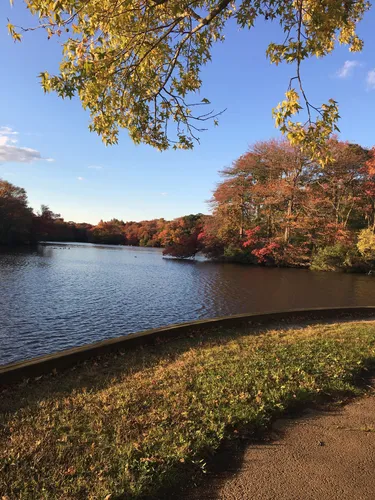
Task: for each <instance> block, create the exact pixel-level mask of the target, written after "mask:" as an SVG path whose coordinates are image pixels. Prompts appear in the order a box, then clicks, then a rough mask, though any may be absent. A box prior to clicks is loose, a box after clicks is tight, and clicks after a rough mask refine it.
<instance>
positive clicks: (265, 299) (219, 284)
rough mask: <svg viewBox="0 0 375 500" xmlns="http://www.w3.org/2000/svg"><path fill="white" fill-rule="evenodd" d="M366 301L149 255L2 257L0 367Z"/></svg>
mask: <svg viewBox="0 0 375 500" xmlns="http://www.w3.org/2000/svg"><path fill="white" fill-rule="evenodd" d="M68 249H69V251H63V250H68ZM135 257H136V258H135ZM374 292H375V280H374V278H372V277H368V276H362V275H345V274H336V273H312V272H308V271H302V270H294V269H265V268H253V267H245V266H240V265H234V264H217V263H211V262H202V261H199V262H195V263H194V262H193V263H192V262H188V263H186V262H181V261H174V260H171V259H163V258H162V255H161V250H159V249H144V248H135V247H112V246H109V247H105V246H94V245H85V244H80V245H77V244H69V245H54V246H53V247H50V246H40V247H38V250H37V251H31V252H28V251H17V252H15V251H12V252H2V253H0V343H1V348H0V364H4V363H10V362H13V361H17V360H21V359H26V358H31V357H34V356H38V355H41V354H46V353H50V352H54V351H57V350H61V349H66V348H69V347H74V346H78V345H82V344H87V343H90V342H95V341H99V340H103V339H106V338H110V337H117V336H120V335H124V334H127V333H131V332H135V331H140V330H144V329H147V328H154V327H159V326H163V325H168V324H172V323H179V322H183V321H189V320H194V319H203V318H212V317H216V316H223V315H229V314H238V313H246V312H249V313H250V312H261V311H269V310H279V309H291V308H304V307H305V308H307V307H329V306H332V307H333V306H345V305H348V306H349V305H373V304H374V299H375V294H374Z"/></svg>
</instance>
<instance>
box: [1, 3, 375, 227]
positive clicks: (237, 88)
mask: <svg viewBox="0 0 375 500" xmlns="http://www.w3.org/2000/svg"><path fill="white" fill-rule="evenodd" d="M8 3H9V2H8V0H3V1H2V2H1V7H0V44H1V47H2V56H3V57H2V73H1V78H0V178H3V179H6V180H9V181H10V182H12V183H14V184H16V185H18V186H22V187H24V188H25V189H26V190H27V193H28V196H29V201H30V205H31V206H32V207H33V208H34V209H37V208H38V207H39V206H40V205H41V204H42V203H44V204H47V205H49V206H50V208H51V209H52V210H53V211H55V212H58V213H61V215H62V216H63V217H64V218H65V219H66V220H75V221H77V222H83V221H86V222H91V223H97V222H98V221H99V220H100V219H101V218H102V219H104V220H108V219H111V218H113V217H116V218H120V219H124V220H143V219H152V218H156V217H164V218H166V219H171V218H174V217H178V216H180V215H185V214H189V213H196V212H204V213H207V212H208V206H207V203H206V201H207V200H208V199H209V198H210V197H211V193H212V190H213V189H214V188H215V185H216V184H217V182H218V181H219V180H220V177H219V175H218V171H219V170H220V169H222V168H224V167H226V166H228V165H230V164H231V162H232V161H233V160H235V159H236V158H237V157H238V156H239V155H240V154H242V153H244V152H245V151H246V149H247V148H248V146H249V144H251V143H253V142H255V141H257V140H263V139H268V138H269V137H272V136H277V135H278V132H277V131H276V130H275V128H274V124H273V120H272V116H271V109H272V107H273V106H275V105H276V104H277V102H278V101H279V100H281V99H282V98H283V95H284V92H285V90H286V87H287V85H288V83H289V78H290V76H293V67H292V66H281V67H276V66H272V65H270V64H269V62H268V61H267V59H266V57H265V50H266V47H267V44H268V43H269V42H270V41H276V42H278V41H280V40H281V39H282V35H281V34H280V32H279V30H278V28H277V26H276V25H275V24H269V23H267V24H266V23H258V25H257V26H256V27H255V29H254V30H252V31H250V32H249V31H243V30H241V31H240V30H238V28H237V27H236V26H235V25H234V24H231V25H230V26H228V29H227V31H226V42H225V43H224V44H218V45H217V46H215V48H214V50H213V61H212V63H211V64H209V65H208V66H206V67H205V68H204V70H203V73H202V78H203V81H204V86H203V89H202V92H201V94H200V98H203V97H207V98H209V99H210V101H211V102H212V104H213V106H214V107H215V109H216V110H217V111H220V110H222V109H224V108H227V111H226V112H225V113H224V115H223V116H222V117H221V119H220V126H219V127H213V126H210V130H209V131H208V132H205V133H203V134H202V136H201V145H197V146H196V148H195V149H194V151H168V152H163V153H160V152H158V151H156V150H153V149H152V148H151V147H149V146H144V145H141V146H135V145H134V144H133V143H132V142H131V140H130V139H129V137H128V135H127V132H126V131H123V132H122V133H121V134H120V141H119V145H117V146H111V147H106V146H104V145H103V143H102V142H101V140H100V138H99V137H98V136H97V135H96V134H92V133H90V132H89V131H88V123H89V116H88V114H87V113H86V112H84V111H83V109H82V107H81V105H80V103H79V101H78V100H76V99H73V100H71V101H63V100H61V99H59V98H58V97H56V96H55V95H45V94H44V93H43V91H42V89H41V87H40V84H39V81H38V78H37V75H38V74H39V73H40V72H41V71H45V70H47V71H49V72H50V73H54V72H55V71H56V69H57V66H58V62H59V60H60V54H61V48H60V46H59V44H58V41H57V40H56V41H55V40H54V39H52V40H50V41H48V40H47V38H46V35H45V34H44V33H42V32H34V33H29V34H26V36H25V37H24V40H23V42H22V43H21V44H14V43H13V41H12V40H11V38H10V37H9V36H8V34H7V31H6V24H7V17H10V18H11V20H12V22H13V23H14V24H21V25H30V24H31V23H32V21H33V20H32V19H30V17H29V15H28V13H27V12H26V10H25V7H24V2H23V1H22V0H16V1H15V4H16V5H15V7H14V8H13V9H11V8H10V6H9V5H8ZM374 21H375V11H374V10H372V11H370V12H369V13H368V14H367V15H366V18H365V20H364V21H363V22H362V23H361V25H360V27H359V34H360V35H361V36H362V37H363V38H364V39H365V49H364V51H363V52H362V53H360V54H351V53H349V52H348V50H347V48H345V47H339V48H338V49H337V50H336V51H335V52H334V54H332V55H330V56H328V57H326V58H324V59H321V60H310V61H308V62H307V63H304V65H303V68H302V70H303V78H304V82H305V86H306V90H307V92H308V95H309V98H310V101H311V102H313V103H316V104H320V103H322V102H326V101H327V100H328V99H329V98H331V97H332V98H334V99H336V100H337V101H339V104H340V113H341V116H342V119H341V121H340V124H339V126H340V129H341V138H342V139H345V140H350V141H353V142H358V143H360V144H362V145H364V146H372V145H373V144H375V137H374V134H373V130H374V125H373V123H374V120H373V110H374V108H375V107H374V104H375V56H374V54H375V37H374V36H373V33H372V31H373V26H374V25H375V23H374ZM5 127H7V128H5ZM5 146H14V147H15V148H29V149H31V150H32V151H29V150H24V149H22V150H20V151H18V150H17V151H16V150H12V151H14V153H15V154H14V155H13V156H12V155H9V154H8V153H9V148H7V149H6V148H5V149H6V151H5V153H4V147H5ZM2 148H3V149H2ZM2 151H3V154H2ZM20 155H21V156H20ZM22 157H23V158H22ZM40 158H42V159H40ZM12 159H15V160H17V161H9V160H12ZM21 159H23V161H20V160H21ZM52 159H53V160H54V161H48V160H52ZM29 160H30V161H29ZM31 160H32V161H31ZM90 167H95V168H90Z"/></svg>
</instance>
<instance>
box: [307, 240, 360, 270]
mask: <svg viewBox="0 0 375 500" xmlns="http://www.w3.org/2000/svg"><path fill="white" fill-rule="evenodd" d="M310 269H311V270H312V271H347V272H350V271H357V272H365V271H367V270H368V266H367V264H366V262H365V261H364V260H363V259H362V258H361V255H360V254H359V253H358V250H357V249H356V248H355V247H353V246H348V245H343V244H341V243H336V245H331V246H327V247H324V248H320V249H319V250H318V252H317V253H316V254H315V255H314V257H313V258H312V261H311V266H310Z"/></svg>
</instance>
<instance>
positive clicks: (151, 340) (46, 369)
mask: <svg viewBox="0 0 375 500" xmlns="http://www.w3.org/2000/svg"><path fill="white" fill-rule="evenodd" d="M366 318H373V319H375V306H365V307H361V306H359V307H336V308H322V309H321V308H317V309H296V310H289V311H276V312H268V313H266V312H265V313H262V314H256V313H254V314H238V315H234V316H225V317H221V318H215V319H205V320H198V321H191V322H188V323H181V324H178V325H171V326H168V327H162V328H153V329H152V330H146V331H144V332H138V333H132V334H129V335H124V336H122V337H117V338H113V339H109V340H103V341H101V342H96V343H94V344H88V345H84V346H81V347H74V348H72V349H67V350H65V351H60V352H57V353H54V354H48V355H46V356H39V357H37V358H33V359H31V360H26V361H20V362H16V363H11V364H8V365H3V366H0V385H6V384H9V383H11V382H15V381H18V380H21V379H23V378H28V377H37V376H39V375H43V374H46V373H50V372H52V371H53V370H65V369H67V368H69V367H71V366H73V365H75V364H77V363H79V362H81V361H85V360H87V359H90V358H93V357H96V356H101V355H103V354H106V353H108V352H112V351H116V350H120V349H132V348H134V347H136V346H139V345H147V344H155V343H157V342H158V341H159V340H160V339H166V338H179V337H181V336H183V335H186V334H188V333H193V332H203V331H208V330H210V329H215V328H217V327H239V326H248V327H257V326H261V325H270V324H272V323H279V322H283V323H285V324H288V323H293V322H295V321H298V322H304V321H312V320H314V321H316V320H333V319H337V320H348V319H366Z"/></svg>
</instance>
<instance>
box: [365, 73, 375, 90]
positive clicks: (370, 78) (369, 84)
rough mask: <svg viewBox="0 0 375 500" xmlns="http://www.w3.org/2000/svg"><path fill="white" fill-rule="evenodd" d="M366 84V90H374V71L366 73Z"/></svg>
mask: <svg viewBox="0 0 375 500" xmlns="http://www.w3.org/2000/svg"><path fill="white" fill-rule="evenodd" d="M366 83H367V88H368V89H371V90H374V89H375V69H372V70H371V71H369V72H368V73H367V78H366Z"/></svg>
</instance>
